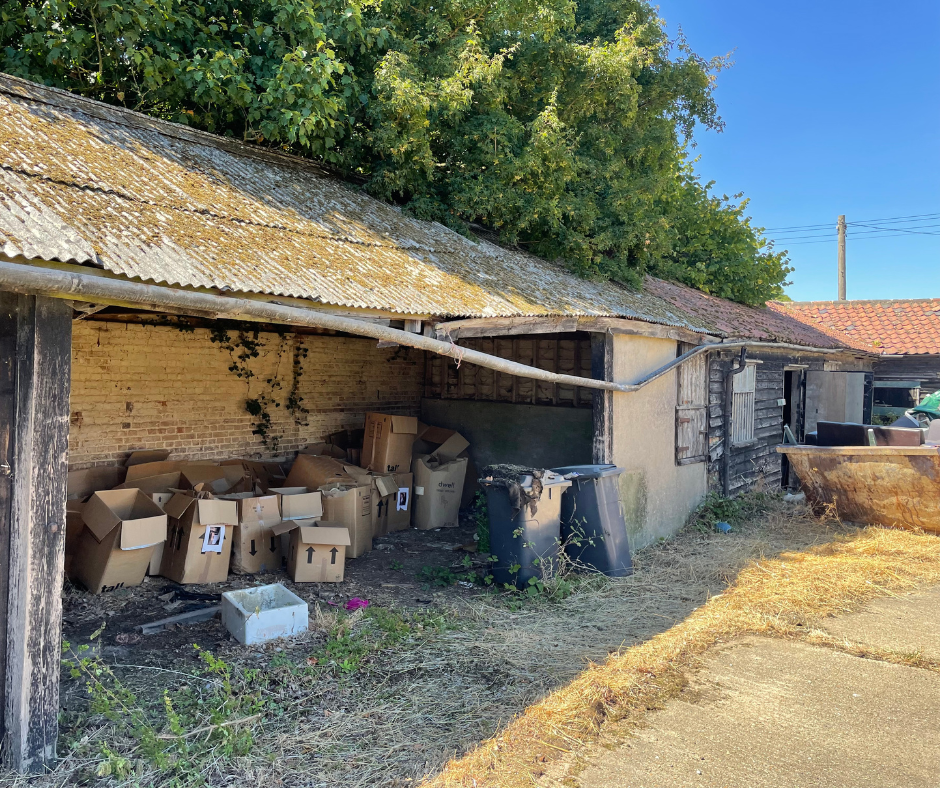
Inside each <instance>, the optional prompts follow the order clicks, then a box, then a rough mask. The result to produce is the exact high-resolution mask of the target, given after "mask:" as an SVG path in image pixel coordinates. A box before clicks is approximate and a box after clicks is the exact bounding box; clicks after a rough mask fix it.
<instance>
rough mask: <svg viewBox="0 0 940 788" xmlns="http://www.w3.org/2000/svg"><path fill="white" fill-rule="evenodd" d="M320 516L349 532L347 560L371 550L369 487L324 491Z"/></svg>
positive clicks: (370, 489) (370, 499) (336, 488)
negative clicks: (321, 514)
mask: <svg viewBox="0 0 940 788" xmlns="http://www.w3.org/2000/svg"><path fill="white" fill-rule="evenodd" d="M321 492H322V493H323V516H324V518H325V519H326V520H329V521H330V522H334V523H337V524H339V525H341V526H342V527H343V528H346V529H348V530H349V542H350V544H349V557H350V558H358V557H359V556H361V555H362V554H363V553H368V552H370V551H371V550H372V487H371V486H369V487H365V486H361V487H334V488H332V489H327V488H324V489H322V490H321Z"/></svg>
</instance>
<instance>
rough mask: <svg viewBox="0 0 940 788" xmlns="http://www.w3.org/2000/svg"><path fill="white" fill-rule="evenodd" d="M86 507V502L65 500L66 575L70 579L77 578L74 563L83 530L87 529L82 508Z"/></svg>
mask: <svg viewBox="0 0 940 788" xmlns="http://www.w3.org/2000/svg"><path fill="white" fill-rule="evenodd" d="M84 508H85V504H83V503H82V502H81V501H77V500H72V501H66V502H65V576H66V577H67V578H68V579H69V580H74V579H75V577H74V575H73V574H72V565H73V563H74V560H75V554H76V553H77V552H78V543H79V541H80V540H81V536H82V531H84V530H85V521H84V520H83V519H82V509H84Z"/></svg>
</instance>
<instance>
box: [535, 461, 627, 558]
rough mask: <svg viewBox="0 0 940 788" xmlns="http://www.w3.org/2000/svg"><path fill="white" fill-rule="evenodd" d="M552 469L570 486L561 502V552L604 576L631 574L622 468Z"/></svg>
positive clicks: (614, 466) (577, 467) (603, 466)
mask: <svg viewBox="0 0 940 788" xmlns="http://www.w3.org/2000/svg"><path fill="white" fill-rule="evenodd" d="M552 470H553V471H554V472H555V473H558V474H561V475H562V476H566V477H568V478H569V479H570V481H571V487H569V488H568V490H567V491H566V492H565V494H564V496H562V500H561V537H562V541H563V542H564V543H565V552H566V553H567V554H568V555H569V556H570V557H571V558H572V560H574V561H577V562H578V563H580V564H583V565H585V566H589V567H591V568H592V569H596V570H597V571H598V572H603V573H604V574H605V575H607V576H608V577H625V576H626V575H629V574H632V573H633V561H632V560H631V558H630V540H629V537H628V536H627V526H626V523H625V522H624V519H623V508H622V507H621V505H620V474H621V473H623V468H618V467H617V466H616V465H568V466H565V467H563V468H552ZM575 474H576V475H575Z"/></svg>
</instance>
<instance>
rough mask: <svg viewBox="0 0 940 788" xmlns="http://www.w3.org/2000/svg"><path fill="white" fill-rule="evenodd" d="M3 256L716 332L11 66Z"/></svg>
mask: <svg viewBox="0 0 940 788" xmlns="http://www.w3.org/2000/svg"><path fill="white" fill-rule="evenodd" d="M0 252H2V254H4V255H6V256H7V257H16V256H22V257H25V258H27V259H45V260H57V261H62V262H74V263H78V264H90V265H95V266H98V267H101V268H103V269H105V270H107V271H110V272H112V273H116V274H122V275H124V276H127V277H131V278H137V279H140V280H144V281H150V282H156V283H165V284H168V285H188V286H194V287H207V288H217V289H221V288H228V289H230V290H232V291H242V292H252V293H262V294H270V295H281V296H294V297H298V298H305V299H312V300H315V301H318V302H321V303H324V304H332V305H338V306H345V307H359V308H366V309H378V310H386V311H391V312H398V313H402V314H415V315H420V314H428V315H435V316H442V317H501V316H506V317H509V316H519V315H561V316H568V315H570V316H607V317H625V318H634V319H639V320H643V321H647V322H653V323H662V324H666V325H672V326H679V327H684V328H688V329H691V330H693V331H699V332H703V331H704V330H705V327H704V326H703V325H702V323H701V322H700V321H699V320H698V319H697V318H694V317H692V316H691V315H690V314H689V313H688V312H686V311H685V310H684V309H683V308H682V307H681V306H678V305H677V304H675V303H670V302H668V301H666V300H664V299H662V298H659V297H657V296H656V295H654V294H652V293H650V292H639V291H634V290H630V289H628V288H625V287H622V286H620V285H617V284H614V283H610V282H596V281H588V280H584V279H580V278H578V277H576V276H573V275H572V274H570V273H568V272H567V271H565V270H564V268H562V267H561V266H559V265H556V264H554V263H550V262H547V261H545V260H542V259H539V258H536V257H533V256H531V255H528V254H525V253H522V252H519V251H515V250H510V249H505V248H502V247H500V246H497V245H495V244H492V243H489V242H487V241H484V240H479V241H477V240H471V239H468V238H464V237H463V236H461V235H459V234H457V233H455V232H452V231H451V230H448V229H447V228H445V227H443V226H441V225H439V224H437V223H433V222H423V221H418V220H416V219H412V218H410V217H408V216H405V215H403V214H402V213H401V211H399V210H398V209H397V208H395V207H394V206H391V205H388V204H386V203H383V202H380V201H378V200H375V199H373V198H371V197H369V196H368V195H366V194H365V193H363V192H362V191H361V190H358V189H356V188H355V187H354V186H351V185H349V184H347V183H344V182H342V181H340V180H339V179H337V178H335V177H333V176H331V175H329V174H328V173H326V172H325V171H323V170H322V169H320V168H318V167H317V166H316V165H315V164H314V163H312V162H310V161H307V160H305V159H301V158H297V157H293V156H287V155H282V154H279V153H277V152H271V151H267V150H265V149H261V148H258V147H256V146H249V145H245V144H242V143H239V142H235V141H232V140H229V139H225V138H221V137H217V136H213V135H210V134H205V133H203V132H199V131H194V130H192V129H188V128H187V127H185V126H180V125H177V124H172V123H167V122H164V121H160V120H155V119H153V118H149V117H147V116H144V115H140V114H138V113H135V112H131V111H128V110H123V109H120V108H115V107H111V106H108V105H105V104H101V103H100V102H95V101H91V100H88V99H84V98H81V97H78V96H74V95H72V94H70V93H67V92H65V91H61V90H56V89H53V88H47V87H43V86H40V85H36V84H34V83H31V82H26V81H23V80H19V79H15V78H13V77H8V76H4V75H0Z"/></svg>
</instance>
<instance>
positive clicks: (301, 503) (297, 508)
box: [269, 487, 323, 520]
mask: <svg viewBox="0 0 940 788" xmlns="http://www.w3.org/2000/svg"><path fill="white" fill-rule="evenodd" d="M269 492H272V493H274V494H275V495H277V500H278V503H279V505H280V508H281V519H282V520H316V519H319V518H320V517H322V516H323V496H322V493H320V492H319V491H317V492H310V491H309V490H308V489H307V488H306V487H272V488H271V489H270V490H269Z"/></svg>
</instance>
